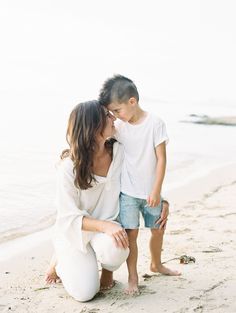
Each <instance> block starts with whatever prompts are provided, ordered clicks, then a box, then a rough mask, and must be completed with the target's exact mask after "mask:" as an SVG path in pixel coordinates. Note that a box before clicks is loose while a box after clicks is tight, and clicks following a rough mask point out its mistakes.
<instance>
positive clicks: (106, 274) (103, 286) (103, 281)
mask: <svg viewBox="0 0 236 313" xmlns="http://www.w3.org/2000/svg"><path fill="white" fill-rule="evenodd" d="M114 286H115V281H114V280H113V272H110V271H108V270H105V269H104V268H103V269H102V274H101V278H100V290H101V291H104V290H110V289H111V288H112V287H114Z"/></svg>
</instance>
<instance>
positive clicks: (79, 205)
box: [54, 142, 123, 253]
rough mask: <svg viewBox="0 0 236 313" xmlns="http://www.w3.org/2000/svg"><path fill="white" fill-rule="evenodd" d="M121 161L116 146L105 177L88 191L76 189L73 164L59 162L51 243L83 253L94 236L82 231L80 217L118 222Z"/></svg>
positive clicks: (69, 161)
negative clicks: (54, 220) (55, 211)
mask: <svg viewBox="0 0 236 313" xmlns="http://www.w3.org/2000/svg"><path fill="white" fill-rule="evenodd" d="M122 161H123V148H122V146H121V145H120V144H119V143H118V142H115V143H114V145H113V160H112V163H111V165H110V168H109V171H108V173H107V176H106V177H100V176H95V178H96V182H94V183H93V187H91V188H89V189H87V190H82V189H78V188H76V187H75V185H74V178H75V176H74V173H73V162H72V160H71V159H70V158H66V159H64V160H62V161H61V163H60V165H59V169H58V183H57V194H56V206H57V219H56V223H55V228H54V241H56V242H57V243H58V242H61V243H64V244H65V243H66V244H69V245H70V246H72V247H73V248H75V249H78V250H80V251H82V252H85V253H86V252H87V249H86V245H87V243H88V242H89V241H90V240H91V238H92V236H93V232H90V231H83V230H82V219H83V217H84V216H91V217H93V218H96V219H99V220H110V221H113V220H115V219H116V218H117V216H118V213H119V193H120V173H121V164H122ZM54 243H55V242H54Z"/></svg>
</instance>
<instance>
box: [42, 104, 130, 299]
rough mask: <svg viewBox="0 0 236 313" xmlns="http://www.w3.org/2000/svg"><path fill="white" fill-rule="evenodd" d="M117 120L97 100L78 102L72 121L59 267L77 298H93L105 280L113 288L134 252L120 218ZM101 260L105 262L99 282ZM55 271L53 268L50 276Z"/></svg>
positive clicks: (60, 197) (60, 201)
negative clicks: (116, 274)
mask: <svg viewBox="0 0 236 313" xmlns="http://www.w3.org/2000/svg"><path fill="white" fill-rule="evenodd" d="M114 120H115V117H114V116H113V115H111V114H110V113H109V111H107V110H106V109H105V108H103V107H102V106H101V105H100V104H99V102H98V101H88V102H85V103H80V104H79V105H77V106H76V107H75V108H74V109H73V111H72V113H71V115H70V118H69V123H68V129H67V142H68V144H69V149H68V150H65V151H63V153H62V156H61V158H62V161H61V164H60V167H59V175H58V188H57V210H58V215H57V219H56V224H55V235H54V246H55V252H56V260H57V261H56V266H55V269H56V274H57V275H58V277H60V279H61V280H62V283H63V285H64V287H65V289H66V290H67V292H68V293H69V294H70V295H71V296H72V297H74V298H75V299H76V300H78V301H88V300H90V299H92V298H93V297H94V296H95V294H96V293H97V292H98V291H99V289H100V285H101V286H102V287H103V288H109V287H111V286H112V285H113V278H112V272H113V271H115V270H116V269H117V268H119V267H120V265H121V264H122V263H123V262H124V261H125V260H126V258H127V257H128V254H129V249H128V239H127V235H126V232H125V230H124V229H123V228H122V227H121V226H120V225H119V224H118V223H117V222H115V220H116V218H117V216H118V213H119V192H120V170H121V163H122V159H123V152H122V148H121V146H120V144H119V143H118V142H114V141H112V140H109V139H107V138H109V137H111V136H113V135H114V132H115V128H114ZM97 261H99V262H101V266H102V274H101V280H100V281H99V273H98V265H97ZM52 273H53V268H52V269H51V271H50V274H49V275H48V281H50V279H51V278H52ZM50 275H51V276H50Z"/></svg>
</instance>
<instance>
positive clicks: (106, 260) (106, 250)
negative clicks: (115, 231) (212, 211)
mask: <svg viewBox="0 0 236 313" xmlns="http://www.w3.org/2000/svg"><path fill="white" fill-rule="evenodd" d="M94 248H95V250H96V254H97V258H98V260H99V262H101V263H102V264H103V265H108V266H110V267H111V268H113V267H114V268H118V267H119V266H120V265H121V264H122V263H124V262H125V261H126V259H127V257H128V255H129V249H128V248H127V249H123V248H119V247H117V246H116V243H115V241H114V240H113V238H112V237H110V236H104V237H103V241H102V243H100V244H99V245H98V244H97V243H96V245H94ZM106 268H107V267H106ZM107 269H108V268H107Z"/></svg>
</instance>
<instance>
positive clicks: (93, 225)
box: [82, 216, 107, 232]
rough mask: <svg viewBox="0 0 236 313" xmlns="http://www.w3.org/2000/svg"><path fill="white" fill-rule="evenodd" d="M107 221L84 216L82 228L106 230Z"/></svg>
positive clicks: (96, 230) (95, 230) (97, 230)
mask: <svg viewBox="0 0 236 313" xmlns="http://www.w3.org/2000/svg"><path fill="white" fill-rule="evenodd" d="M106 223H107V222H106V221H102V220H97V219H94V218H91V217H87V216H84V217H83V221H82V230H86V231H94V232H104V229H105V225H106Z"/></svg>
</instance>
